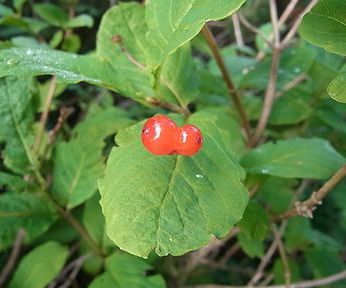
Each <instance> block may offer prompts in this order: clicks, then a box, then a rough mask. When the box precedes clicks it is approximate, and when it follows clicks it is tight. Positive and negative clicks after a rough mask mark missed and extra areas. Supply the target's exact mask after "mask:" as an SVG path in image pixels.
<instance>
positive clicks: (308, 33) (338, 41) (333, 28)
mask: <svg viewBox="0 0 346 288" xmlns="http://www.w3.org/2000/svg"><path fill="white" fill-rule="evenodd" d="M345 15H346V4H345V2H343V1H341V0H323V1H320V2H319V3H318V5H316V6H315V7H314V8H313V9H312V10H311V11H310V13H308V14H307V15H305V16H304V19H303V22H302V24H301V26H300V34H301V35H302V37H303V38H305V39H306V40H308V41H309V42H311V43H313V44H315V45H318V46H321V47H323V48H324V49H326V50H328V51H330V52H333V53H338V54H341V55H344V56H345V55H346V45H345V41H343V40H342V39H344V38H345V33H346V17H345ZM345 77H346V76H345V74H341V75H339V76H338V77H337V78H335V79H334V80H333V81H332V82H331V83H330V85H329V87H328V93H329V95H330V96H331V97H332V98H333V99H335V100H337V101H339V102H343V103H346V94H345V90H346V80H345Z"/></svg>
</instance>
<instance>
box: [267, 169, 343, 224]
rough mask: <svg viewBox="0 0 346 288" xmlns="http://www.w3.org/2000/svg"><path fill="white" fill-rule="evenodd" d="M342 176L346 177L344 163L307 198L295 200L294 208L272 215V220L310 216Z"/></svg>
mask: <svg viewBox="0 0 346 288" xmlns="http://www.w3.org/2000/svg"><path fill="white" fill-rule="evenodd" d="M344 177H346V165H345V166H343V167H341V168H340V169H339V170H338V171H337V172H336V173H335V174H334V175H333V176H332V177H331V178H330V179H329V180H328V181H327V182H326V183H324V185H323V186H322V187H321V188H320V189H318V190H317V191H315V192H313V193H312V194H311V196H310V198H309V199H307V200H305V201H303V202H296V203H295V208H294V209H292V210H290V211H287V212H286V213H284V214H281V215H278V216H276V217H274V218H273V221H275V222H276V221H281V220H284V219H288V218H291V217H294V216H297V215H301V216H306V217H310V218H312V211H314V210H315V209H316V206H317V205H320V204H322V200H323V199H324V198H325V197H326V196H327V195H328V193H329V192H330V191H331V190H332V189H333V188H334V187H335V186H336V185H337V184H338V183H339V182H340V181H341V180H342V179H344Z"/></svg>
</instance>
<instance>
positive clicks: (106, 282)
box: [88, 272, 119, 288]
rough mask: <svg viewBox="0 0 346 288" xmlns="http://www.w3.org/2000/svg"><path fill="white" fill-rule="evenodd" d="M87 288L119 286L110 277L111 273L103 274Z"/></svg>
mask: <svg viewBox="0 0 346 288" xmlns="http://www.w3.org/2000/svg"><path fill="white" fill-rule="evenodd" d="M88 288H119V285H118V284H117V282H116V281H115V279H114V278H113V277H112V275H111V273H109V272H105V273H103V274H101V275H100V276H98V277H96V278H95V279H94V280H93V281H92V282H91V283H90V285H89V286H88Z"/></svg>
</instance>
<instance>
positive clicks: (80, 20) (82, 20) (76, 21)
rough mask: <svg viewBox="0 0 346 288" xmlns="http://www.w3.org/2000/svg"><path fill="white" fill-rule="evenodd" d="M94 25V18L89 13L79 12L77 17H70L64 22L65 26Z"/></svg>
mask: <svg viewBox="0 0 346 288" xmlns="http://www.w3.org/2000/svg"><path fill="white" fill-rule="evenodd" d="M93 25H94V20H93V18H92V17H91V16H90V15H87V14H80V15H78V16H77V17H74V18H72V19H71V20H69V21H68V22H67V23H66V24H65V27H66V28H79V27H88V28H91V27H93Z"/></svg>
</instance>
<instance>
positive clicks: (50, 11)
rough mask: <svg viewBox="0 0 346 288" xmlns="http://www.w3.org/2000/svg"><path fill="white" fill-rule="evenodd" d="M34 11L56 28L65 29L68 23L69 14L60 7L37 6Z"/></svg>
mask: <svg viewBox="0 0 346 288" xmlns="http://www.w3.org/2000/svg"><path fill="white" fill-rule="evenodd" d="M33 9H34V12H35V13H36V14H37V15H38V16H40V17H41V18H42V19H43V20H45V21H47V22H48V23H49V24H52V25H54V26H58V27H63V26H64V25H65V23H66V22H67V21H68V15H67V13H66V12H65V11H64V10H63V9H61V8H60V7H59V6H56V5H54V4H51V3H41V4H35V5H34V7H33Z"/></svg>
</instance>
